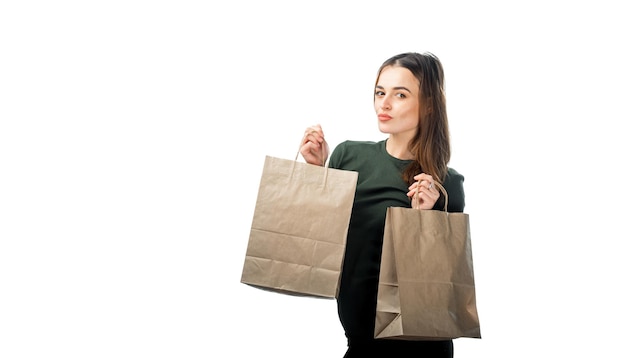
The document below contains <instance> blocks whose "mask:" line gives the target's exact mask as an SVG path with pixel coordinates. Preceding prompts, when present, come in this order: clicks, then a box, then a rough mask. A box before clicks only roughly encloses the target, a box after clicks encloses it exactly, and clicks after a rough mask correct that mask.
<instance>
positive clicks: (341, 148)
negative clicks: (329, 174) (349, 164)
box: [329, 140, 379, 168]
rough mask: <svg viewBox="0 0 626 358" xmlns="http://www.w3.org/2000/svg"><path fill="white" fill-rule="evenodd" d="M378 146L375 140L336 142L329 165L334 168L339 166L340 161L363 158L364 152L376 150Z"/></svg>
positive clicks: (340, 164)
mask: <svg viewBox="0 0 626 358" xmlns="http://www.w3.org/2000/svg"><path fill="white" fill-rule="evenodd" d="M378 147H379V144H378V143H377V142H371V141H356V140H346V141H343V142H341V143H339V144H337V146H336V147H335V149H333V153H332V154H331V156H330V162H329V165H330V166H331V167H335V168H336V167H341V166H342V163H345V162H346V161H352V160H355V159H356V158H363V154H364V153H368V152H373V151H376V150H378V149H377V148H378Z"/></svg>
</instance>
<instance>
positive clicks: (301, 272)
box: [241, 156, 358, 298]
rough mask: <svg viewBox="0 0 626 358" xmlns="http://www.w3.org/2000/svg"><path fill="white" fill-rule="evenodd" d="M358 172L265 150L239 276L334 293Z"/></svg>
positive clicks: (294, 289) (281, 288)
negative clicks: (299, 160) (267, 154)
mask: <svg viewBox="0 0 626 358" xmlns="http://www.w3.org/2000/svg"><path fill="white" fill-rule="evenodd" d="M296 159H297V157H296ZM357 176H358V173H357V172H353V171H346V170H338V169H333V168H328V167H322V166H316V165H311V164H307V163H302V162H298V161H294V160H287V159H280V158H275V157H271V156H266V158H265V164H264V167H263V173H262V175H261V182H260V185H259V191H258V195H257V201H256V206H255V210H254V216H253V219H252V225H251V229H250V236H249V238H248V247H247V251H246V256H245V261H244V265H243V272H242V276H241V282H243V283H245V284H248V285H251V286H254V287H257V288H262V289H266V290H270V291H275V292H279V293H285V294H293V295H303V296H311V297H320V298H335V297H336V296H337V291H338V287H339V277H340V273H341V267H342V265H343V257H344V251H345V244H346V235H347V232H348V224H349V221H350V215H351V212H352V204H353V201H354V194H355V189H356V182H357Z"/></svg>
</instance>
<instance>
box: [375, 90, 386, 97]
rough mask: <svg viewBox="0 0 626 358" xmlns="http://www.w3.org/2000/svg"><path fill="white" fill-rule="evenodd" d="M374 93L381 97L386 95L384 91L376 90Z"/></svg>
mask: <svg viewBox="0 0 626 358" xmlns="http://www.w3.org/2000/svg"><path fill="white" fill-rule="evenodd" d="M374 95H375V96H379V97H380V96H384V95H385V92H383V91H376V92H374Z"/></svg>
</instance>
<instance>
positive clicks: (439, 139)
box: [376, 52, 450, 185]
mask: <svg viewBox="0 0 626 358" xmlns="http://www.w3.org/2000/svg"><path fill="white" fill-rule="evenodd" d="M388 66H400V67H404V68H406V69H408V70H409V71H411V73H413V75H414V76H415V78H417V80H418V82H419V86H420V87H419V97H418V99H419V121H418V124H417V131H416V133H415V137H413V139H411V141H410V142H409V145H408V146H409V147H408V149H409V151H410V152H411V153H413V155H415V160H413V162H412V163H411V164H410V165H408V166H407V167H406V169H405V170H404V172H403V174H402V178H403V179H404V181H405V182H407V183H408V184H409V185H410V184H412V183H413V182H414V179H413V177H414V176H415V175H417V174H419V173H428V174H430V175H432V176H433V178H434V179H435V180H437V181H438V182H439V183H442V184H443V181H444V180H445V177H446V174H447V173H448V162H450V133H449V129H448V114H447V111H446V95H445V83H444V75H443V66H442V65H441V62H440V61H439V59H438V58H437V57H436V56H435V55H433V54H432V53H428V52H427V53H424V54H421V53H415V52H407V53H402V54H399V55H396V56H393V57H391V58H389V59H388V60H387V61H385V62H384V63H383V64H382V65H381V66H380V69H379V70H378V75H377V76H376V83H378V78H379V77H380V73H381V71H382V70H383V69H384V68H385V67H388Z"/></svg>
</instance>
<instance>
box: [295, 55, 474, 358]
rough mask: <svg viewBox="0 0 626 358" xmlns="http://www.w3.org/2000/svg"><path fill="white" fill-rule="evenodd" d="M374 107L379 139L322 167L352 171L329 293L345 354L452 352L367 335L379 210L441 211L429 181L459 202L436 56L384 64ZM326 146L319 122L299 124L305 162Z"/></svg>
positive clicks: (447, 344) (434, 344)
mask: <svg viewBox="0 0 626 358" xmlns="http://www.w3.org/2000/svg"><path fill="white" fill-rule="evenodd" d="M374 109H375V111H376V114H377V116H378V128H379V130H380V131H381V132H383V133H386V134H388V137H387V139H385V140H382V141H379V142H364V141H345V142H342V143H340V144H339V145H337V147H336V148H335V149H334V151H333V153H332V155H331V156H330V162H329V167H330V168H338V169H344V170H352V171H357V172H358V173H359V177H358V182H357V187H356V194H355V198H354V205H353V209H352V216H351V219H350V227H349V229H348V237H347V242H346V251H345V258H344V264H343V270H342V276H341V283H340V288H339V295H338V297H337V304H338V312H339V319H340V321H341V324H342V325H343V327H344V330H345V334H346V337H347V339H348V350H347V352H346V354H345V357H366V356H367V357H371V356H378V357H391V356H393V357H452V356H453V344H452V340H439V341H403V340H386V339H374V321H375V314H376V299H377V290H378V275H379V269H380V256H381V251H382V238H383V230H384V223H385V215H386V209H387V207H389V206H399V207H411V206H413V207H415V205H419V208H420V209H423V210H428V209H435V210H443V201H444V200H443V196H442V195H440V193H439V190H438V189H437V187H436V185H434V184H433V183H435V182H439V183H442V184H443V186H444V188H445V189H446V191H447V193H448V200H449V203H448V211H450V212H455V211H456V212H462V211H463V209H464V206H465V197H464V191H463V180H464V178H463V176H462V175H460V174H459V173H458V172H456V171H455V170H454V169H452V168H448V166H447V165H448V162H449V160H450V138H449V132H448V119H447V113H446V100H445V91H444V73H443V68H442V66H441V63H440V61H439V59H438V58H437V57H436V56H434V55H432V54H430V53H425V54H420V53H403V54H399V55H397V56H394V57H392V58H390V59H388V60H387V61H385V62H384V63H383V64H382V65H381V67H380V69H379V71H378V77H377V79H376V85H375V90H374ZM328 148H329V147H328V144H327V143H326V141H325V140H324V132H323V131H322V128H321V126H319V125H315V126H312V127H309V128H307V129H306V131H305V135H304V137H303V139H302V142H301V147H300V153H301V154H302V157H303V158H304V159H305V160H306V162H307V163H310V164H315V165H324V164H325V163H326V160H327V158H328V152H329V149H328ZM412 203H413V204H412Z"/></svg>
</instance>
